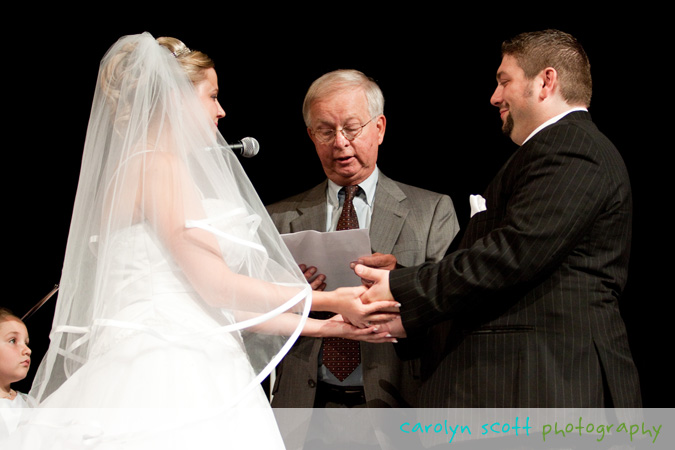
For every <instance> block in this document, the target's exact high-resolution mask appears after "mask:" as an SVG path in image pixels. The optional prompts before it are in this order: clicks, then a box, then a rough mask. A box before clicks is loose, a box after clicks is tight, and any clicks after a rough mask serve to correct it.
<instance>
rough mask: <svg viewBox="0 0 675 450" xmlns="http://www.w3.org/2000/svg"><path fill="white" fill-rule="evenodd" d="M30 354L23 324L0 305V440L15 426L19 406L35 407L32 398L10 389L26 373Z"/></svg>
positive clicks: (18, 417)
mask: <svg viewBox="0 0 675 450" xmlns="http://www.w3.org/2000/svg"><path fill="white" fill-rule="evenodd" d="M30 354H31V350H30V348H28V330H27V329H26V325H24V323H23V322H22V321H21V319H19V318H18V317H16V316H15V315H14V314H13V313H12V312H11V311H10V310H9V309H7V308H2V307H0V439H1V438H2V437H3V435H9V434H10V433H12V432H13V431H14V429H15V428H16V426H17V424H18V422H19V419H20V417H21V412H20V410H19V408H28V407H32V406H35V401H34V400H33V399H32V398H31V397H29V396H28V395H26V394H23V393H21V392H17V391H15V390H14V389H12V388H11V384H12V383H15V382H17V381H21V380H23V379H24V378H26V375H28V369H30Z"/></svg>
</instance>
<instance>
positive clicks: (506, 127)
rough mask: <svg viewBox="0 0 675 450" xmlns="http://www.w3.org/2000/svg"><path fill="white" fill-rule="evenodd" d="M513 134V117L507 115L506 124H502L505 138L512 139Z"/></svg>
mask: <svg viewBox="0 0 675 450" xmlns="http://www.w3.org/2000/svg"><path fill="white" fill-rule="evenodd" d="M512 132H513V117H511V114H510V113H509V114H507V115H506V119H504V123H503V124H502V133H504V135H505V136H507V137H509V138H510V137H511V133H512Z"/></svg>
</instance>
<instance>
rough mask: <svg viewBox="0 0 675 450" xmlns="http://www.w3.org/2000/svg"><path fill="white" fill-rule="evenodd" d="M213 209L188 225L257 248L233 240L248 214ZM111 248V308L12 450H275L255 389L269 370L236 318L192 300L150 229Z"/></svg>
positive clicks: (124, 235) (245, 229) (274, 433)
mask: <svg viewBox="0 0 675 450" xmlns="http://www.w3.org/2000/svg"><path fill="white" fill-rule="evenodd" d="M217 205H218V204H217V203H216V202H211V204H210V205H208V207H207V208H205V209H207V211H209V213H208V215H209V217H216V219H209V220H208V221H202V222H201V223H193V224H191V226H197V227H202V226H203V227H207V228H210V229H211V227H215V228H214V229H219V228H220V229H227V230H228V233H227V234H226V237H229V239H227V238H223V237H222V236H221V238H220V239H219V241H220V242H221V243H222V246H221V247H222V250H223V252H224V253H226V254H228V255H230V256H232V255H233V253H235V252H238V253H239V259H240V260H241V261H244V260H246V259H248V258H249V257H250V255H249V254H248V253H249V252H260V251H264V249H259V248H256V246H255V245H254V244H249V245H248V246H247V245H244V246H242V245H231V244H230V242H231V241H233V240H238V241H239V242H242V239H243V238H245V237H246V236H245V235H246V234H251V231H255V230H254V229H253V230H252V229H251V227H253V228H255V225H254V224H253V225H251V222H255V221H256V218H255V217H253V218H251V217H245V216H243V215H242V214H237V212H236V211H234V212H233V211H227V210H226V209H225V208H222V207H221V208H218V209H219V210H218V211H215V208H214V206H217ZM237 223H238V224H242V225H241V226H239V227H238V228H240V236H236V235H233V234H232V232H233V230H235V229H236V228H237V227H236V226H235V225H234V224H237ZM247 224H248V225H247ZM223 235H225V234H224V233H223ZM110 247H111V248H112V249H113V250H110V251H113V252H114V256H112V257H111V260H112V261H113V267H111V268H110V272H111V273H112V274H114V275H113V278H114V282H113V283H112V284H111V286H112V289H110V292H109V294H110V295H109V298H108V300H107V301H106V302H105V307H106V308H109V309H110V310H111V311H118V312H117V313H115V314H114V315H112V316H110V315H108V314H107V313H106V312H105V311H102V312H100V314H99V316H100V317H109V318H106V319H101V320H98V321H97V323H95V324H94V326H93V327H91V328H90V329H87V330H82V335H83V338H82V344H83V345H84V342H87V343H88V344H89V345H90V346H91V350H90V354H89V358H88V360H87V362H86V363H85V364H84V365H83V366H82V367H81V368H79V369H78V370H77V371H76V372H75V373H74V374H72V376H70V377H69V378H68V379H67V381H66V382H65V383H64V384H63V385H61V386H60V387H59V388H58V389H57V390H56V391H55V392H54V393H52V394H51V395H50V396H49V397H47V398H46V400H45V401H43V402H42V403H41V405H40V408H38V409H35V410H33V411H32V412H33V414H32V417H31V418H30V420H29V421H28V423H27V424H26V426H25V427H24V429H23V430H21V432H22V435H21V436H20V439H19V436H15V437H16V439H17V440H18V441H19V442H21V445H23V447H17V448H30V449H34V448H50V449H56V448H64V449H65V448H68V449H71V448H80V447H81V448H106V449H107V448H125V449H126V448H134V449H136V448H138V449H148V448H153V449H154V448H162V449H167V448H200V449H203V448H206V449H210V448H265V449H275V448H283V442H282V439H281V436H280V434H279V431H278V428H277V425H276V422H275V419H274V416H273V413H272V410H271V408H270V406H269V402H268V400H267V398H266V397H265V395H264V392H263V390H262V388H261V387H260V381H261V379H262V378H263V377H264V376H265V375H266V374H267V373H269V370H265V371H263V372H262V373H261V374H259V375H258V376H256V374H255V373H254V371H253V370H252V367H251V363H250V362H249V358H248V356H247V354H246V353H245V351H244V349H243V346H244V342H243V340H242V339H241V333H242V332H243V333H246V331H240V330H239V328H241V325H237V324H236V322H235V321H234V319H233V316H232V314H231V313H229V312H227V311H226V310H223V309H218V308H212V307H209V306H207V305H206V304H205V303H204V302H203V301H202V300H201V299H200V298H199V297H198V296H197V295H196V293H195V292H194V289H192V287H191V285H190V283H189V282H188V281H187V280H186V279H185V277H184V275H183V273H182V272H181V271H180V270H179V269H178V268H177V267H176V266H175V265H174V264H173V263H172V262H171V259H170V258H169V257H167V255H166V254H165V251H164V250H163V248H162V246H161V244H159V243H158V242H157V240H156V238H155V237H154V236H153V235H152V234H151V233H150V232H148V230H147V226H146V224H144V223H141V224H136V225H133V226H132V227H130V228H127V229H126V230H123V231H121V232H118V233H116V235H115V236H114V237H113V238H112V243H111V245H110ZM242 247H243V248H246V249H245V250H244V249H243V248H242ZM247 247H248V248H247ZM236 248H238V250H235V249H236ZM130 261H131V262H132V264H131V265H130V263H129V262H130ZM230 263H231V264H236V262H234V261H232V260H231V261H230ZM73 408H75V409H73ZM60 446H61V447H60ZM9 448H13V447H9Z"/></svg>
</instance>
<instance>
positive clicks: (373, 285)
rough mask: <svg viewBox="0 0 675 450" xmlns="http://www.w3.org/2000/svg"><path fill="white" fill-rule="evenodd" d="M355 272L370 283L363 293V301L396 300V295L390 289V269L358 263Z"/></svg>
mask: <svg viewBox="0 0 675 450" xmlns="http://www.w3.org/2000/svg"><path fill="white" fill-rule="evenodd" d="M354 272H356V274H357V275H358V276H360V277H361V278H362V279H363V280H365V281H366V282H367V284H368V285H369V287H368V290H367V291H366V292H364V293H363V294H361V301H362V302H363V303H374V302H379V301H394V296H393V295H392V293H391V291H390V290H389V271H388V270H381V269H373V268H372V267H367V266H364V265H363V264H357V265H356V266H355V267H354Z"/></svg>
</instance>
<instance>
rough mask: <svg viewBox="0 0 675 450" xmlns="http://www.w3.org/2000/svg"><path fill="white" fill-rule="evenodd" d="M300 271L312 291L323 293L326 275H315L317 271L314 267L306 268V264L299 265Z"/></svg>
mask: <svg viewBox="0 0 675 450" xmlns="http://www.w3.org/2000/svg"><path fill="white" fill-rule="evenodd" d="M300 270H302V273H303V274H304V275H305V279H306V280H307V282H308V283H309V285H310V286H311V288H312V290H313V291H323V290H324V289H326V275H324V274H322V273H317V272H318V271H319V269H317V268H316V267H314V266H309V267H307V265H306V264H300Z"/></svg>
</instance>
